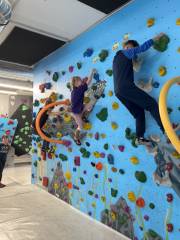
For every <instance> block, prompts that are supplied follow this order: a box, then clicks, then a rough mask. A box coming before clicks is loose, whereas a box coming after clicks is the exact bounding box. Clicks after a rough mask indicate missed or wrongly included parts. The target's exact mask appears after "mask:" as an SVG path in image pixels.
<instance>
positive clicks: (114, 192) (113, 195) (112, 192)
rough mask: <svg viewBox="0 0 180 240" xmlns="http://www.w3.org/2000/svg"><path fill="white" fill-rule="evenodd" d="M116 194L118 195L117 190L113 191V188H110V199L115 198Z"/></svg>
mask: <svg viewBox="0 0 180 240" xmlns="http://www.w3.org/2000/svg"><path fill="white" fill-rule="evenodd" d="M117 194H118V190H117V189H114V188H111V196H112V197H117Z"/></svg>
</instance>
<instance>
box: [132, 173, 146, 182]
mask: <svg viewBox="0 0 180 240" xmlns="http://www.w3.org/2000/svg"><path fill="white" fill-rule="evenodd" d="M135 177H136V179H137V180H138V181H139V182H142V183H145V182H146V181H147V177H146V174H145V172H143V171H136V172H135Z"/></svg>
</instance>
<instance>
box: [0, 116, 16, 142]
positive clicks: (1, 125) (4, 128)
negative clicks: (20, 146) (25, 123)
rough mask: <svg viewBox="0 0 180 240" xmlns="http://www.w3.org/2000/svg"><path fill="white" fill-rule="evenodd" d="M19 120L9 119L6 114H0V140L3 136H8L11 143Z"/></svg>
mask: <svg viewBox="0 0 180 240" xmlns="http://www.w3.org/2000/svg"><path fill="white" fill-rule="evenodd" d="M17 123H18V122H17V120H16V119H15V120H14V119H9V118H7V117H6V116H0V142H1V141H2V137H3V136H7V137H8V139H9V143H10V144H11V143H12V141H13V138H14V133H15V131H16V127H17Z"/></svg>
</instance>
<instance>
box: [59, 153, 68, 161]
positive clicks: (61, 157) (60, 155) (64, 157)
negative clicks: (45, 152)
mask: <svg viewBox="0 0 180 240" xmlns="http://www.w3.org/2000/svg"><path fill="white" fill-rule="evenodd" d="M59 158H60V159H61V160H62V161H67V160H68V158H67V156H66V155H64V154H62V153H60V154H59Z"/></svg>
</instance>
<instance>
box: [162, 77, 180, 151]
mask: <svg viewBox="0 0 180 240" xmlns="http://www.w3.org/2000/svg"><path fill="white" fill-rule="evenodd" d="M175 83H180V76H179V77H175V78H173V79H171V80H169V81H167V82H166V83H165V84H164V86H163V88H162V90H161V92H160V96H159V112H160V116H161V121H162V124H163V126H164V129H165V132H166V134H167V136H168V138H169V140H170V141H171V143H172V145H173V146H174V148H175V149H176V151H177V152H178V153H180V140H179V138H178V136H177V134H176V132H175V131H174V129H173V127H172V124H171V122H170V119H169V114H168V110H167V95H168V92H169V89H170V88H171V86H172V85H173V84H175Z"/></svg>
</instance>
